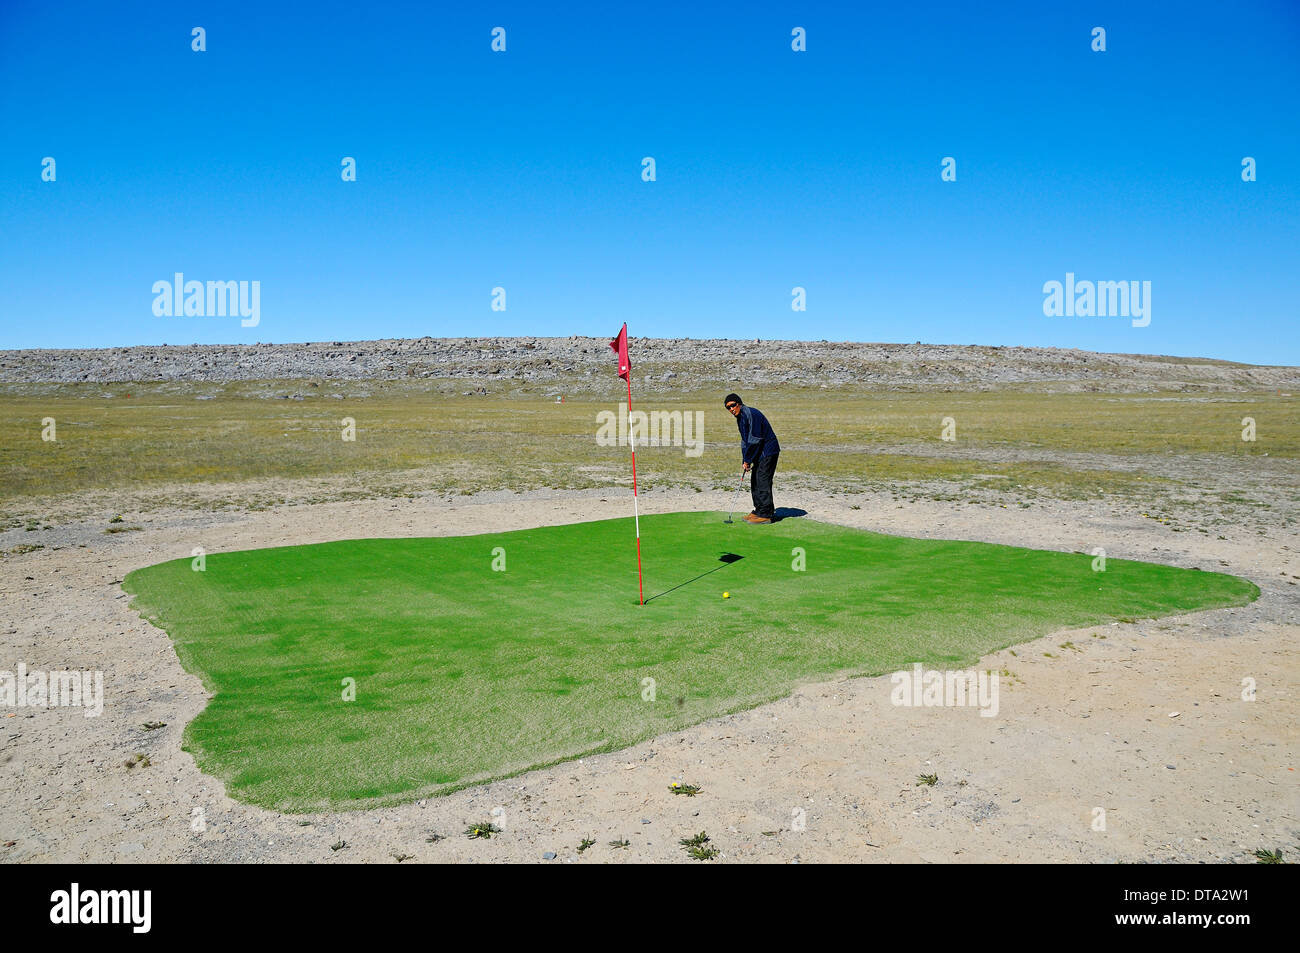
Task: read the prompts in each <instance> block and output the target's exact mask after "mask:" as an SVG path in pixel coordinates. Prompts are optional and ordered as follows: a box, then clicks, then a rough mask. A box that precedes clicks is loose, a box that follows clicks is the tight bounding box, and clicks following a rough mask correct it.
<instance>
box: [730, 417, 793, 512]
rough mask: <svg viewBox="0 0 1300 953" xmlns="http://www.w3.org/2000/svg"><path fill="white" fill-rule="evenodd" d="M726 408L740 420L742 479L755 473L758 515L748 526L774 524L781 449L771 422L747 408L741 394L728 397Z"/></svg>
mask: <svg viewBox="0 0 1300 953" xmlns="http://www.w3.org/2000/svg"><path fill="white" fill-rule="evenodd" d="M722 403H723V406H725V407H726V408H727V410H729V411H731V415H732V416H733V417H735V418H736V426H737V427H738V428H739V430H740V459H741V463H742V467H741V479H744V474H745V473H747V472H750V471H751V470H752V471H753V476H752V478H751V479H750V484H749V490H750V493H751V494H752V495H753V497H754V511H753V512H752V513H750V514H749V515H748V516H746V517H745V521H746V522H748V523H770V522H772V520H773V518H774V517H775V516H776V510H775V509H774V508H773V507H772V475H773V474H774V473H776V458H777V457H778V456H779V455H780V453H781V445H780V444H779V443H777V441H776V433H775V432H774V431H773V430H772V425H771V424H769V423H768V422H767V418H766V417H764V416H763V415H762V414H761V413H759V412H758V411H757V410H755V409H754V408H753V407H746V406H745V402H744V401H742V400H741V399H740V395H739V394H728V395H727V396H726V397H725V398H724V399H723V401H722Z"/></svg>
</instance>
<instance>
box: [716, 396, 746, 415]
mask: <svg viewBox="0 0 1300 953" xmlns="http://www.w3.org/2000/svg"><path fill="white" fill-rule="evenodd" d="M722 406H723V407H726V408H727V410H729V411H731V416H733V417H736V416H738V415H739V414H740V408H741V407H744V406H745V403H744V401H742V400H741V399H740V395H739V394H728V395H727V396H726V397H724V398H722Z"/></svg>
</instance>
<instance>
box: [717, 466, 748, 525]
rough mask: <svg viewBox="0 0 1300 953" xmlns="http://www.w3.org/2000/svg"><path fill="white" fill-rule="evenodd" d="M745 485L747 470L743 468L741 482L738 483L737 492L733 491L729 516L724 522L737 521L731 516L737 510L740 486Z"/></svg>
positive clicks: (728, 508) (728, 509)
mask: <svg viewBox="0 0 1300 953" xmlns="http://www.w3.org/2000/svg"><path fill="white" fill-rule="evenodd" d="M744 485H745V471H744V470H741V471H740V482H739V483H737V484H736V492H735V493H733V494H732V495H731V505H730V506H729V507H727V518H726V519H725V520H723V521H722V522H724V523H734V522H736V521H735V520H733V519H732V518H731V517H732V514H734V513H735V512H736V497H738V496H740V488H741V487H742V486H744Z"/></svg>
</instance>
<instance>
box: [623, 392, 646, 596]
mask: <svg viewBox="0 0 1300 953" xmlns="http://www.w3.org/2000/svg"><path fill="white" fill-rule="evenodd" d="M627 419H628V425H627V442H628V444H629V445H630V446H631V447H632V517H633V519H634V520H635V521H636V586H637V592H638V594H639V595H640V599H641V602H640V604H641V605H645V583H644V582H643V581H642V579H641V509H640V505H639V504H638V502H637V495H636V431H635V430H633V429H632V374H631V372H630V371H629V372H628V375H627Z"/></svg>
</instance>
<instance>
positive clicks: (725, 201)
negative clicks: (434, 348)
mask: <svg viewBox="0 0 1300 953" xmlns="http://www.w3.org/2000/svg"><path fill="white" fill-rule="evenodd" d="M442 6H444V5H442V4H435V3H426V2H421V3H409V4H381V3H372V4H354V3H331V2H319V3H313V4H309V5H308V4H302V5H291V4H285V5H277V4H271V3H267V4H253V3H241V2H233V3H226V2H222V3H217V2H213V3H196V4H187V3H178V2H157V3H150V2H144V0H130V2H128V3H116V4H105V3H101V2H95V3H84V4H75V3H63V4H60V3H37V2H27V0H4V2H3V3H0V141H2V142H3V149H0V288H3V303H2V305H0V307H3V318H0V347H3V348H17V347H91V346H107V345H129V344H146V343H162V342H166V343H170V344H188V343H193V342H199V343H215V342H245V341H246V342H252V341H278V342H286V341H307V340H312V341H315V340H356V339H365V338H374V337H408V336H409V337H418V336H421V335H425V334H428V335H432V336H446V335H454V336H459V335H493V334H537V335H568V334H591V335H612V334H613V333H614V332H615V331H616V330H617V329H618V326H619V325H620V324H621V323H622V322H624V321H627V322H628V325H629V329H630V331H631V333H632V334H633V335H653V336H658V337H678V336H686V337H737V338H753V337H761V338H804V339H814V340H816V339H822V338H826V339H829V340H862V341H917V340H920V341H926V342H934V343H954V344H972V343H975V344H1002V345H1048V346H1059V347H1080V348H1087V349H1093V350H1104V351H1122V352H1140V353H1164V354H1181V355H1198V356H1209V357H1219V358H1227V359H1232V360H1241V361H1249V362H1255V363H1290V364H1300V333H1297V326H1298V319H1300V303H1298V300H1300V299H1298V297H1297V293H1296V284H1297V282H1298V281H1300V185H1298V184H1297V181H1298V180H1297V174H1298V173H1300V121H1298V120H1300V106H1298V105H1297V90H1300V4H1297V3H1294V2H1291V0H1276V2H1270V0H1258V2H1240V3H1233V4H1211V3H1198V2H1182V3H1150V4H1148V3H1134V2H1121V3H1076V2H1051V3H1044V2H1025V3H996V4H983V3H926V4H920V5H909V4H897V3H889V4H879V5H876V4H847V3H845V4H834V5H833V4H807V3H789V4H779V3H778V4H766V3H744V4H740V3H736V4H717V5H702V4H682V5H676V4H671V3H655V4H651V5H644V6H643V5H625V4H615V5H602V6H599V7H598V6H592V7H589V8H584V7H583V6H582V5H580V4H566V5H555V7H554V12H548V11H546V10H544V9H541V8H539V7H538V6H537V5H535V4H533V5H525V4H520V5H511V4H485V5H481V6H480V5H476V4H468V5H462V6H464V7H469V8H476V9H469V10H468V11H463V10H443V9H440V7H442ZM448 6H450V5H448ZM195 26H201V27H203V28H204V29H205V30H206V42H207V50H206V51H205V52H201V53H200V52H194V51H192V50H191V29H192V28H193V27H195ZM496 26H501V27H504V28H505V29H506V46H507V48H506V52H504V53H494V52H492V50H491V49H490V43H491V30H492V28H493V27H496ZM796 26H801V27H804V28H805V29H806V31H807V51H806V52H802V53H796V52H794V51H792V50H791V48H790V42H791V36H790V32H791V29H792V28H793V27H796ZM1096 26H1101V27H1104V28H1105V29H1106V45H1107V49H1106V52H1104V53H1098V52H1093V51H1092V49H1091V48H1090V44H1091V42H1092V29H1093V27H1096ZM46 156H51V157H53V158H54V159H55V161H56V176H57V177H56V180H55V181H54V182H45V181H42V179H41V170H42V165H41V164H42V159H43V158H44V157H46ZM344 156H352V157H355V159H356V161H357V181H355V182H344V181H342V179H341V177H340V162H341V160H342V158H343V157H344ZM644 156H653V157H654V158H655V160H656V173H657V180H656V181H654V182H644V181H642V178H641V170H642V166H641V160H642V157H644ZM945 156H952V157H954V158H955V159H956V162H957V170H956V171H957V180H956V181H955V182H944V181H941V178H940V163H941V160H942V159H943V158H944V157H945ZM1245 156H1252V157H1254V158H1255V159H1256V161H1257V176H1258V180H1257V181H1255V182H1243V181H1242V180H1241V161H1242V158H1243V157H1245ZM176 272H182V273H184V275H185V277H186V279H187V280H191V279H195V280H200V281H207V280H222V281H227V280H235V281H238V280H246V281H258V282H260V289H261V299H260V323H259V324H258V326H257V327H251V328H244V327H241V326H240V321H239V320H238V319H237V318H231V317H218V316H191V317H184V316H181V317H177V316H170V317H168V316H164V317H159V316H156V315H155V314H154V313H153V307H152V306H153V301H154V295H153V292H152V287H153V284H154V283H155V282H156V281H159V280H171V278H172V276H173V274H174V273H176ZM1067 272H1073V273H1074V274H1075V275H1076V278H1077V279H1078V280H1106V281H1119V280H1124V281H1130V280H1136V281H1150V282H1151V288H1152V291H1151V319H1152V320H1151V323H1150V325H1149V326H1147V327H1142V328H1135V327H1132V325H1131V322H1130V320H1128V319H1127V318H1122V317H1096V316H1093V317H1047V316H1045V315H1044V314H1043V299H1044V294H1043V291H1042V288H1043V284H1044V282H1047V281H1051V280H1058V281H1064V280H1065V275H1066V273H1067ZM795 286H801V287H804V288H806V289H807V311H806V312H803V313H796V312H793V311H792V310H791V307H790V303H791V289H792V288H793V287H795ZM495 287H503V288H505V289H506V310H505V311H493V310H492V308H491V304H492V289H493V288H495Z"/></svg>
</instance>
